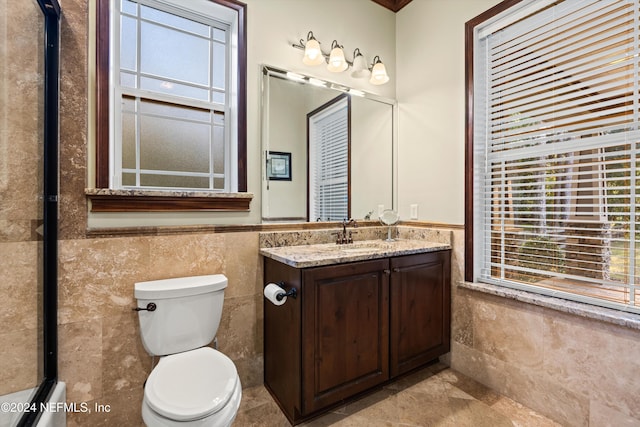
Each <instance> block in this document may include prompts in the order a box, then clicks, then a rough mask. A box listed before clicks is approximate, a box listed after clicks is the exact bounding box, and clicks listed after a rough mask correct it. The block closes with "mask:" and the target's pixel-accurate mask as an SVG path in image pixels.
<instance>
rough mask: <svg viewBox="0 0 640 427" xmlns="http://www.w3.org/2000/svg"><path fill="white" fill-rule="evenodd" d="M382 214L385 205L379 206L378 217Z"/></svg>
mask: <svg viewBox="0 0 640 427" xmlns="http://www.w3.org/2000/svg"><path fill="white" fill-rule="evenodd" d="M382 212H384V205H378V216H380V215H382Z"/></svg>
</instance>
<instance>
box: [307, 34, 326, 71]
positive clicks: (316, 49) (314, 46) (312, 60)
mask: <svg viewBox="0 0 640 427" xmlns="http://www.w3.org/2000/svg"><path fill="white" fill-rule="evenodd" d="M302 62H303V63H304V64H305V65H320V64H322V63H323V62H324V56H322V51H321V50H320V43H318V40H316V39H311V40H307V44H306V45H305V48H304V58H302Z"/></svg>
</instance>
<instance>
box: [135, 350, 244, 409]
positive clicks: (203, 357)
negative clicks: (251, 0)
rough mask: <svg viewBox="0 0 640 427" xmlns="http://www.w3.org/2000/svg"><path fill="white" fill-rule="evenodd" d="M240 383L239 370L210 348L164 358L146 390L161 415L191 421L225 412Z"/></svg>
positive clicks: (151, 404)
mask: <svg viewBox="0 0 640 427" xmlns="http://www.w3.org/2000/svg"><path fill="white" fill-rule="evenodd" d="M237 382H238V373H237V371H236V367H235V365H234V364H233V362H232V361H231V359H229V358H228V357H227V356H225V355H224V354H222V353H220V352H219V351H216V350H214V349H212V348H210V347H202V348H199V349H197V350H192V351H187V352H184V353H178V354H172V355H169V356H165V357H163V358H162V359H160V362H158V365H157V366H156V367H155V368H154V369H153V371H151V374H150V375H149V378H148V379H147V383H146V385H145V388H144V397H145V399H146V401H147V403H148V404H149V406H150V407H151V408H152V409H153V410H154V411H156V412H157V413H159V414H160V415H162V416H164V417H166V418H169V419H173V420H177V421H189V420H196V419H199V418H204V417H206V416H208V415H210V414H213V413H214V412H217V411H219V410H220V409H222V408H223V407H224V406H225V405H226V404H227V402H228V401H229V398H230V397H231V395H232V394H233V392H234V390H235V388H236V386H237Z"/></svg>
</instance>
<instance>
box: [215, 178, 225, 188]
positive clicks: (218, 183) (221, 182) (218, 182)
mask: <svg viewBox="0 0 640 427" xmlns="http://www.w3.org/2000/svg"><path fill="white" fill-rule="evenodd" d="M213 188H214V189H215V190H224V178H213Z"/></svg>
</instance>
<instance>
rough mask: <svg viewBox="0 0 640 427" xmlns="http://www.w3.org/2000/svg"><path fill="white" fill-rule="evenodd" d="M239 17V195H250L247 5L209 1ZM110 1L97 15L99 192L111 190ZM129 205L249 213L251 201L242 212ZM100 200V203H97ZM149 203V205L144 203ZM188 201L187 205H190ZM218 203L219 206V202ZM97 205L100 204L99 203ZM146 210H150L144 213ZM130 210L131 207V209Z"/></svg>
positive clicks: (195, 204)
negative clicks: (231, 10)
mask: <svg viewBox="0 0 640 427" xmlns="http://www.w3.org/2000/svg"><path fill="white" fill-rule="evenodd" d="M210 1H212V2H214V3H217V4H220V5H223V6H226V7H228V8H231V9H233V10H235V11H236V12H237V13H238V76H237V77H238V110H237V114H238V129H237V132H238V142H237V144H238V147H237V151H238V163H237V171H238V192H239V193H246V192H247V5H246V4H244V3H241V2H239V1H237V0H210ZM109 17H110V13H109V0H97V11H96V32H97V34H96V103H97V105H96V158H95V170H96V182H95V185H96V188H98V189H107V188H109V131H110V130H109V116H110V111H109V91H110V88H109V40H110V35H109ZM88 197H90V198H91V200H92V211H96V206H102V207H103V209H108V210H101V212H107V211H109V212H124V211H130V210H129V209H124V208H125V207H127V206H123V205H122V203H121V200H120V199H118V200H119V201H116V199H115V198H113V197H105V196H88ZM119 197H120V198H124V199H125V200H126V201H127V202H126V203H124V205H127V204H132V205H133V204H135V205H137V206H138V207H139V209H138V210H140V211H143V210H165V211H171V210H248V208H249V202H250V201H251V199H250V198H238V199H237V200H243V201H245V203H246V204H245V205H243V207H242V208H239V209H235V208H229V203H228V201H229V200H230V198H228V197H215V196H213V197H204V198H200V197H184V196H175V197H174V196H165V197H162V198H156V199H155V200H153V202H151V201H150V196H146V195H128V196H119ZM97 200H100V201H99V202H97ZM145 200H147V201H145ZM187 200H188V202H187ZM216 201H217V202H216ZM96 202H97V203H96ZM145 206H147V207H149V209H144V207H145ZM129 207H130V206H129Z"/></svg>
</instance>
